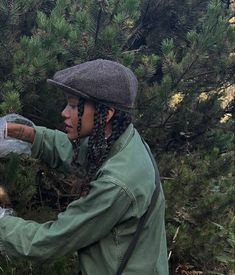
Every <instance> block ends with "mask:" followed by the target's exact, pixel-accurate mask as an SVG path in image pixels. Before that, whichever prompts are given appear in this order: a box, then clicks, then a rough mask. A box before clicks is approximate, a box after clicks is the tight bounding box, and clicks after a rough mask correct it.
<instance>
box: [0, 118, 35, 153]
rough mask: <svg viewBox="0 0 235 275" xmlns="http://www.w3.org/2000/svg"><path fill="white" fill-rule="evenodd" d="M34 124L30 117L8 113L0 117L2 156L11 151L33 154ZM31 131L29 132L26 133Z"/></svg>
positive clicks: (0, 149) (0, 150) (0, 148)
mask: <svg viewBox="0 0 235 275" xmlns="http://www.w3.org/2000/svg"><path fill="white" fill-rule="evenodd" d="M34 126H35V125H34V124H33V122H32V121H30V120H29V119H27V118H25V117H23V116H21V115H18V114H8V115H6V116H4V117H1V118H0V158H2V157H5V156H6V155H8V154H10V153H16V154H27V155H30V154H31V147H32V141H33V139H34V131H35V130H34ZM26 130H27V132H29V133H30V134H29V133H28V134H26Z"/></svg>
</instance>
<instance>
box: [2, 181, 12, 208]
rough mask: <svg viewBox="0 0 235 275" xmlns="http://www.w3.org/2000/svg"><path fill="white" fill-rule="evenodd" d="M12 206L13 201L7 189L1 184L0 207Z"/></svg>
mask: <svg viewBox="0 0 235 275" xmlns="http://www.w3.org/2000/svg"><path fill="white" fill-rule="evenodd" d="M10 206H11V201H10V198H9V196H8V194H7V191H6V189H5V188H4V187H3V186H1V185H0V207H4V208H7V207H10Z"/></svg>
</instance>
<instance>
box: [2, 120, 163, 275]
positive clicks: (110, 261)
mask: <svg viewBox="0 0 235 275" xmlns="http://www.w3.org/2000/svg"><path fill="white" fill-rule="evenodd" d="M84 144H85V142H84ZM80 152H82V153H81V154H80V162H81V163H82V162H84V161H85V155H86V153H85V152H86V146H85V145H83V147H82V149H81V151H80ZM32 155H33V157H35V158H40V159H42V160H44V161H45V162H47V163H48V164H49V165H50V166H51V167H54V168H56V167H57V168H60V169H68V168H69V166H70V163H71V157H72V146H71V143H70V141H69V140H68V138H67V136H66V135H65V134H64V133H62V132H60V131H54V130H49V129H46V128H44V127H36V137H35V141H34V144H33V147H32ZM96 176H97V179H96V180H94V181H92V182H91V183H90V193H89V194H88V195H87V196H86V197H82V198H80V199H79V200H75V201H73V202H72V203H70V204H69V206H68V207H67V209H66V211H64V212H62V213H60V214H59V215H58V217H57V219H56V220H54V221H48V222H46V223H42V224H40V223H37V222H34V221H30V220H24V219H21V218H18V217H12V216H7V217H4V218H2V219H0V249H1V250H2V251H3V252H4V253H6V254H7V255H9V256H16V257H19V256H21V257H25V258H26V259H29V260H37V261H53V260H54V259H55V258H57V257H60V256H62V255H65V254H67V253H68V252H71V251H76V250H77V251H78V257H79V266H80V269H81V272H82V274H83V275H96V274H97V275H114V274H115V273H116V271H117V269H118V266H119V264H120V262H121V260H122V258H123V255H124V253H125V251H126V249H127V247H128V245H129V243H130V241H131V239H132V237H133V234H134V232H135V231H136V226H137V224H138V221H139V218H140V217H141V216H142V215H143V214H144V213H145V211H146V210H147V208H148V205H149V203H150V200H151V196H152V194H153V191H154V188H155V178H154V177H155V172H154V168H153V165H152V163H151V160H150V157H149V155H148V152H147V151H146V149H145V147H144V145H143V143H142V141H141V138H140V136H139V134H138V132H137V131H136V130H135V129H134V127H133V125H130V126H129V127H128V129H127V130H126V131H125V133H124V134H123V135H122V136H121V137H120V138H119V140H118V141H117V142H116V143H115V144H114V146H113V148H112V149H111V152H110V154H109V156H108V158H107V160H106V161H105V162H104V163H103V165H102V166H101V168H100V169H99V170H98V172H97V175H96ZM164 211H165V200H164V195H163V192H162V189H161V191H160V194H159V198H158V201H157V204H156V207H155V209H154V211H153V213H152V214H151V216H150V219H149V221H148V222H147V224H146V225H145V228H144V231H143V232H142V233H141V236H140V239H139V241H138V244H137V246H136V248H135V250H134V253H133V255H132V257H131V259H130V261H129V263H128V265H127V267H126V269H125V272H124V273H123V274H125V275H154V274H159V275H167V274H168V263H167V250H166V236H165V226H164Z"/></svg>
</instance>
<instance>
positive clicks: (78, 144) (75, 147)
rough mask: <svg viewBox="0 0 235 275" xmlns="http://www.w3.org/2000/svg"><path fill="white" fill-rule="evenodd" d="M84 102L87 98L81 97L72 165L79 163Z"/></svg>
mask: <svg viewBox="0 0 235 275" xmlns="http://www.w3.org/2000/svg"><path fill="white" fill-rule="evenodd" d="M84 104H85V100H84V99H83V98H80V100H79V104H78V126H77V133H78V137H77V138H76V139H75V140H73V141H72V146H73V160H72V165H73V166H75V167H76V166H77V165H78V154H79V147H80V131H81V125H82V123H81V121H82V116H83V112H84Z"/></svg>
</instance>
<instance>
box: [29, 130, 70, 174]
mask: <svg viewBox="0 0 235 275" xmlns="http://www.w3.org/2000/svg"><path fill="white" fill-rule="evenodd" d="M35 130H36V134H35V138H34V142H33V146H32V157H34V158H39V159H41V160H42V161H44V162H46V163H47V164H48V165H49V166H50V167H51V168H57V169H60V170H63V171H67V170H69V168H70V164H71V161H72V156H73V151H72V145H71V142H70V141H69V139H68V138H67V135H66V134H65V133H63V132H61V131H58V130H51V129H47V128H45V127H35Z"/></svg>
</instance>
